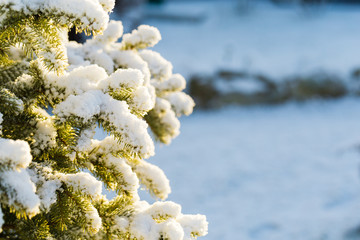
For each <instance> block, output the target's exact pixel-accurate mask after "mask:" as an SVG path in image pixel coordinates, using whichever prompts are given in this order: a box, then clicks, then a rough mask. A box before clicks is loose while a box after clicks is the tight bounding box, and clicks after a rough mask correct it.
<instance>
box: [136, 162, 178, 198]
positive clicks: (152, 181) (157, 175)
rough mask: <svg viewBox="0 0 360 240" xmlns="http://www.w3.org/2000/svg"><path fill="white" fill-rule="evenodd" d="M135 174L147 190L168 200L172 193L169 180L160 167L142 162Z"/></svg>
mask: <svg viewBox="0 0 360 240" xmlns="http://www.w3.org/2000/svg"><path fill="white" fill-rule="evenodd" d="M135 172H136V174H137V176H138V177H139V178H140V179H141V183H142V184H143V185H144V186H145V188H146V189H151V191H153V194H155V196H156V197H158V198H160V199H166V198H167V197H168V195H169V194H170V193H171V188H170V182H169V179H167V177H166V175H165V173H164V172H163V171H162V170H161V169H160V168H159V167H158V166H155V165H153V164H150V163H148V162H145V161H142V162H141V163H139V164H138V165H137V166H136V168H135Z"/></svg>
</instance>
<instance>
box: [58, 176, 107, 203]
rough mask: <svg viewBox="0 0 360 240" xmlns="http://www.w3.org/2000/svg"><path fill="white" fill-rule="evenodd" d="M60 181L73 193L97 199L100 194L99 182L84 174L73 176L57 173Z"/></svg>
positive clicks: (100, 186)
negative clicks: (77, 192)
mask: <svg viewBox="0 0 360 240" xmlns="http://www.w3.org/2000/svg"><path fill="white" fill-rule="evenodd" d="M59 177H60V179H61V181H63V182H64V183H65V184H67V185H69V186H71V187H72V188H73V189H74V190H75V191H79V192H83V193H85V194H87V195H89V196H91V197H93V198H95V199H96V198H98V197H99V196H100V195H101V192H102V185H101V182H100V181H98V180H97V179H96V178H95V177H93V176H92V175H90V174H89V173H86V172H78V173H74V174H62V173H59Z"/></svg>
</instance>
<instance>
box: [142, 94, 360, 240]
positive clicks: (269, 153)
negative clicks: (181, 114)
mask: <svg viewBox="0 0 360 240" xmlns="http://www.w3.org/2000/svg"><path fill="white" fill-rule="evenodd" d="M359 108H360V101H359V100H358V99H343V100H336V101H328V102H321V101H319V102H316V101H315V102H308V103H304V104H296V103H289V104H286V105H281V106H274V107H263V106H258V107H252V108H238V107H236V108H235V107H233V108H228V109H224V110H218V111H213V112H197V113H194V114H193V115H191V116H190V117H188V118H185V119H183V121H182V134H181V135H180V136H179V137H178V138H177V139H175V140H174V143H173V144H172V145H171V146H168V147H166V148H159V149H158V151H157V155H156V158H154V159H153V163H154V164H156V165H158V166H159V167H160V168H162V169H163V170H164V171H165V172H166V173H167V177H168V178H169V179H170V182H171V184H172V194H171V195H170V196H169V200H171V201H175V202H177V203H179V204H180V205H181V206H182V209H183V211H185V212H199V213H201V214H205V215H206V216H207V218H208V221H209V235H208V236H207V237H206V238H207V239H209V240H215V239H224V240H228V239H229V240H230V239H234V236H236V239H243V240H263V239H267V240H289V239H292V240H304V239H321V238H323V236H326V239H328V240H339V239H344V236H345V235H347V234H348V233H349V232H351V231H352V230H354V231H355V229H357V227H358V226H359V224H360V218H359V215H358V214H356V209H360V180H359V172H358V169H359V163H360V155H359V152H358V146H359V142H360V137H359V133H360V125H359V119H360V112H359V111H358V109H359ZM184 149H186V151H184ZM140 196H141V198H142V199H149V201H151V200H150V198H146V196H144V194H141V195H140ZM177 220H178V221H180V220H179V219H177ZM182 225H183V226H185V225H184V224H183V223H182ZM189 226H190V224H189ZM184 230H185V233H186V232H189V230H186V228H184Z"/></svg>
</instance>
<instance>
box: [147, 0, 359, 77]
mask: <svg viewBox="0 0 360 240" xmlns="http://www.w3.org/2000/svg"><path fill="white" fill-rule="evenodd" d="M250 2H252V3H253V9H252V10H251V11H250V12H249V13H248V14H240V13H239V11H237V8H236V3H235V2H234V1H226V0H222V1H200V2H199V1H187V2H170V3H169V4H167V5H164V6H161V7H160V8H159V7H156V8H151V7H148V8H147V9H146V11H145V12H146V14H147V15H148V16H152V17H151V18H147V19H145V20H144V23H146V24H149V25H154V26H156V27H158V28H159V30H160V32H161V34H162V36H163V40H162V41H161V42H160V43H159V44H158V45H157V46H156V47H155V50H157V51H159V52H160V53H161V54H162V55H163V56H164V57H166V58H167V59H169V60H170V61H171V62H172V63H173V65H174V69H175V71H176V72H180V73H182V74H184V75H186V76H189V75H191V74H194V73H205V74H211V73H212V72H214V71H216V70H218V69H219V68H225V69H235V70H243V71H248V72H251V73H262V74H265V75H266V76H268V77H272V78H275V80H276V79H281V78H283V77H286V76H292V75H297V74H301V75H303V74H307V73H314V72H322V71H325V72H327V73H329V74H337V75H339V76H340V77H342V78H346V77H347V76H348V75H349V74H350V72H352V71H353V70H354V69H355V68H356V67H359V66H360V47H359V41H360V25H359V24H358V23H359V22H360V6H359V5H348V6H345V5H344V6H342V5H337V6H334V5H329V6H327V7H325V8H322V9H320V10H319V11H308V12H306V13H305V12H304V11H301V10H300V9H299V8H296V7H294V6H292V7H291V6H290V7H289V6H287V7H281V8H279V7H275V6H273V5H271V4H269V3H267V2H266V1H250ZM156 15H158V16H160V18H154V16H156ZM169 16H175V18H174V19H171V18H167V17H169ZM186 19H187V20H186Z"/></svg>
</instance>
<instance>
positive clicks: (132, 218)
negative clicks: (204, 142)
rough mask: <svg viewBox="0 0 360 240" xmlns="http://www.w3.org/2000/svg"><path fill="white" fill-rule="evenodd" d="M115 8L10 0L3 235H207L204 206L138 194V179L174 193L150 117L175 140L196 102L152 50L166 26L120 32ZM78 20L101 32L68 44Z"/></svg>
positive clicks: (81, 26) (6, 4)
mask: <svg viewBox="0 0 360 240" xmlns="http://www.w3.org/2000/svg"><path fill="white" fill-rule="evenodd" d="M113 7H114V1H113V0H91V1H89V0H42V1H39V0H28V1H17V0H3V1H0V239H25V240H27V239H29V240H34V239H61V240H62V239H63V240H65V239H66V240H68V239H74V240H75V239H109V240H110V239H128V240H147V239H149V240H152V239H154V240H157V239H168V240H170V239H171V240H182V239H194V238H196V237H197V236H203V235H206V233H207V222H206V218H205V216H202V215H184V214H182V213H181V207H180V206H179V205H178V204H175V203H173V202H168V201H156V202H155V203H154V204H149V203H147V202H145V201H141V200H140V197H139V195H138V190H139V188H140V185H142V187H143V188H145V189H147V190H148V191H149V192H150V194H152V195H153V196H154V198H156V199H158V200H165V199H166V198H167V196H168V194H169V193H170V191H171V190H170V186H169V181H168V179H167V178H166V176H165V174H164V173H163V171H162V170H161V169H160V168H158V167H157V166H155V165H152V164H151V163H149V162H147V161H146V159H148V158H149V157H151V156H153V155H154V143H153V140H152V138H151V137H150V135H149V132H148V127H150V129H151V130H152V135H153V136H154V138H155V139H157V140H159V141H160V142H162V143H170V141H171V140H172V138H174V137H176V136H177V134H178V133H179V127H180V124H179V121H178V119H177V117H179V116H180V115H183V114H185V115H188V114H190V113H191V112H192V108H193V106H194V103H193V101H192V99H191V98H190V97H189V96H187V95H186V94H185V93H183V92H181V91H182V90H183V89H184V88H185V80H184V79H183V78H182V77H181V76H180V75H178V74H173V73H172V65H171V63H169V62H168V61H166V60H165V59H163V58H162V57H161V56H160V54H158V53H156V52H153V51H151V50H146V49H145V48H147V47H152V46H154V45H155V44H156V43H157V42H158V41H159V40H160V39H161V36H160V33H159V32H158V30H157V29H156V28H153V27H150V26H140V27H139V28H138V29H136V30H134V31H133V32H132V33H128V34H125V35H123V36H122V34H123V33H122V24H121V22H115V21H111V22H109V18H108V13H109V12H110V11H111V9H112V8H113ZM72 26H75V27H76V29H77V31H85V32H86V33H87V34H90V33H92V34H93V35H94V36H95V37H94V38H93V39H91V40H88V41H87V42H86V43H84V44H78V43H75V42H69V41H68V39H67V33H68V31H69V29H70V27H72ZM121 37H122V39H121V41H118V40H119V39H120V38H121ZM96 131H103V132H104V134H103V135H104V138H103V139H95V138H94V136H95V133H96ZM104 189H106V190H107V191H108V192H110V195H111V196H112V197H109V196H106V195H105V194H104V193H103V190H104Z"/></svg>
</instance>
